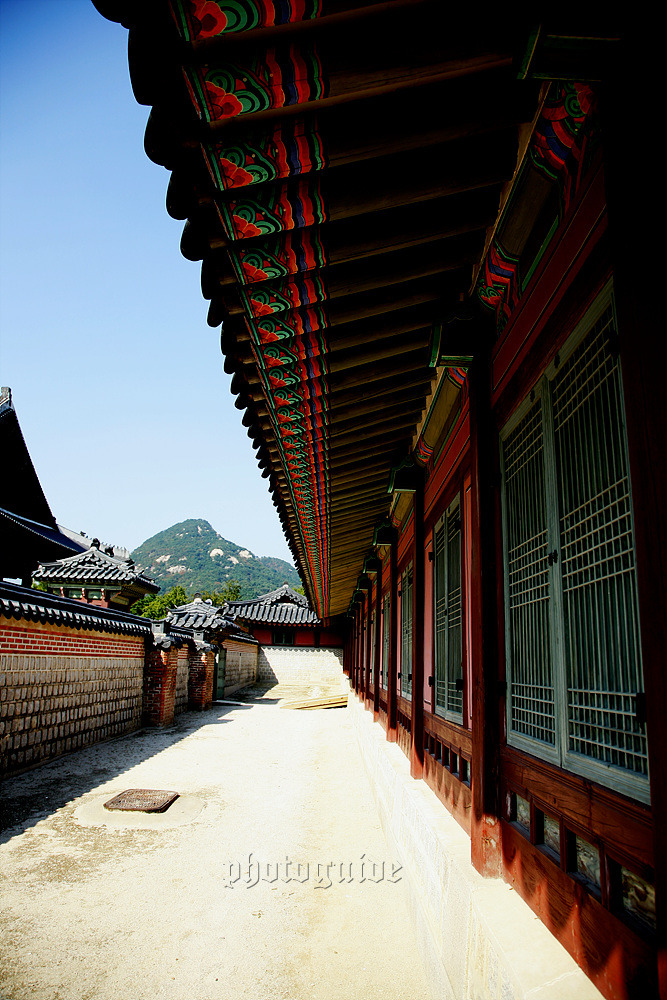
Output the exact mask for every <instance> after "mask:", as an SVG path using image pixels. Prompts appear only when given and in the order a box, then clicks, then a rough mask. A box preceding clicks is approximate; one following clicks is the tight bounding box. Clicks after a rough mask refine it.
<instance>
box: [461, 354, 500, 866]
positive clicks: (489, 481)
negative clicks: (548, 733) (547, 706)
mask: <svg viewBox="0 0 667 1000" xmlns="http://www.w3.org/2000/svg"><path fill="white" fill-rule="evenodd" d="M480 339H481V338H480ZM468 392H469V408H470V454H471V463H472V469H471V483H472V514H471V536H472V537H471V551H472V564H471V569H470V572H471V586H470V592H471V598H472V600H471V608H470V617H471V628H470V635H471V645H472V650H471V652H472V765H471V772H472V774H471V786H472V789H471V790H472V816H471V832H470V839H471V859H472V863H473V865H474V866H475V868H476V869H477V871H479V872H480V873H481V874H482V875H487V876H498V875H500V873H501V865H502V852H501V841H500V837H501V827H500V793H499V785H500V752H499V751H500V745H499V744H500V724H499V723H500V707H499V685H498V632H497V628H498V626H497V605H496V602H497V588H496V582H497V581H496V537H495V525H496V515H497V490H496V482H497V476H496V468H497V448H496V434H495V428H494V423H493V415H492V412H491V351H490V347H489V346H488V344H487V343H486V342H483V343H482V344H480V351H479V354H478V356H477V357H476V358H475V360H474V361H473V363H472V365H471V367H470V368H469V369H468Z"/></svg>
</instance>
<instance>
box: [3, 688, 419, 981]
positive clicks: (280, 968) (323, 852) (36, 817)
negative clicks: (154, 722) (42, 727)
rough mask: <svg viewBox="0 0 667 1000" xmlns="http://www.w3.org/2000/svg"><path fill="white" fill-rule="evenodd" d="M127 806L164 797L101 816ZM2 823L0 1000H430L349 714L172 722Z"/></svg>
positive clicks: (243, 714)
mask: <svg viewBox="0 0 667 1000" xmlns="http://www.w3.org/2000/svg"><path fill="white" fill-rule="evenodd" d="M235 697H236V696H235ZM241 700H242V698H241ZM128 788H157V789H168V790H173V791H177V792H179V794H180V798H179V799H178V800H177V801H176V802H175V803H174V805H172V806H171V807H170V809H169V810H168V811H167V812H166V813H164V814H163V815H146V814H139V813H110V812H108V811H107V810H105V809H104V807H103V803H104V802H105V801H106V800H107V799H109V798H111V797H112V796H113V795H114V794H116V793H118V792H121V791H123V790H125V789H128ZM0 810H1V811H0V818H1V819H2V828H3V833H2V835H0V878H1V880H2V881H1V890H0V898H1V913H0V1000H27V998H30V1000H47V998H48V1000H93V998H94V1000H112V998H113V1000H143V998H146V1000H157V998H169V1000H186V998H187V1000H216V998H231V997H234V998H236V997H253V998H254V1000H264V998H266V1000H269V998H271V1000H273V998H292V1000H301V998H312V1000H338V998H340V1000H342V998H345V1000H348V998H364V1000H376V998H377V1000H379V998H387V1000H389V998H392V1000H393V998H396V1000H398V998H401V1000H406V998H408V1000H413V998H422V997H423V998H429V997H430V996H431V994H430V992H429V990H428V987H427V985H426V980H425V978H424V973H423V971H422V967H421V963H420V959H419V955H418V952H417V946H416V943H415V939H414V934H413V931H412V927H411V925H410V921H409V918H408V914H407V908H406V902H405V895H404V885H403V883H402V880H401V873H400V870H399V871H396V869H397V868H398V866H397V864H396V859H395V858H392V857H391V856H390V854H389V851H388V848H387V845H386V843H385V840H384V837H383V834H382V830H381V828H380V825H379V822H378V819H377V815H376V813H375V808H374V805H373V801H372V798H371V796H370V790H369V786H368V781H367V778H366V774H365V772H364V769H363V764H362V761H361V757H360V755H359V752H358V749H357V746H356V742H355V740H354V737H353V734H352V731H351V729H350V726H349V723H348V720H347V714H346V712H345V710H341V709H336V710H317V711H305V712H304V711H289V710H285V709H283V708H281V707H279V706H278V704H276V702H275V700H272V699H271V698H269V699H268V700H267V699H264V700H257V701H254V702H253V701H249V702H248V703H247V704H241V705H226V706H223V705H216V706H214V707H213V708H212V709H211V710H209V711H207V712H204V713H187V714H185V715H183V716H180V717H179V719H178V720H177V722H176V724H175V725H174V726H172V727H170V728H169V729H167V730H161V731H156V730H143V731H141V732H139V733H135V734H133V735H131V736H129V737H126V738H123V739H120V740H116V741H114V742H111V743H107V744H103V745H100V746H97V747H93V748H91V749H88V750H84V751H81V752H79V753H76V754H72V755H70V756H68V757H65V758H62V759H60V760H59V761H55V762H53V763H52V764H48V765H45V766H43V767H41V768H38V769H36V770H34V771H31V772H28V773H26V774H23V775H19V776H17V777H15V778H12V779H9V780H8V781H6V782H5V783H4V785H3V787H2V798H1V800H0ZM371 862H375V865H373V864H372V863H371ZM382 863H384V868H382V867H381V865H382ZM362 864H363V869H362ZM299 865H300V867H299ZM341 865H343V869H342V873H343V875H344V880H343V881H341ZM350 865H351V868H350ZM306 866H307V867H306ZM318 866H319V867H318ZM392 872H393V875H392ZM329 883H331V884H329Z"/></svg>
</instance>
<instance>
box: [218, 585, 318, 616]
mask: <svg viewBox="0 0 667 1000" xmlns="http://www.w3.org/2000/svg"><path fill="white" fill-rule="evenodd" d="M224 610H225V612H226V613H227V614H228V615H231V616H232V617H234V618H241V619H243V620H244V621H248V622H262V623H266V624H271V625H311V626H316V625H320V624H321V622H320V619H319V618H318V617H317V615H316V614H315V612H314V611H311V609H310V608H309V607H308V600H307V598H306V597H304V595H303V594H297V592H296V591H295V590H292V588H291V587H290V586H289V585H288V584H287V583H285V584H283V586H282V587H279V588H278V589H277V590H272V591H271V592H270V593H268V594H262V595H261V596H260V597H255V598H253V599H252V600H251V601H228V602H227V604H225V607H224Z"/></svg>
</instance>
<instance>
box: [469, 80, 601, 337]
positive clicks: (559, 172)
mask: <svg viewBox="0 0 667 1000" xmlns="http://www.w3.org/2000/svg"><path fill="white" fill-rule="evenodd" d="M595 109H596V99H595V94H594V92H593V90H592V89H591V88H590V87H589V86H588V85H587V84H581V83H562V84H561V83H558V84H552V87H551V91H550V93H549V95H548V98H547V100H546V101H545V103H544V106H543V108H542V113H541V115H540V118H539V119H538V122H537V125H536V126H535V130H534V132H533V136H532V139H531V144H530V147H529V150H528V156H527V158H526V163H525V164H524V168H523V169H524V170H526V169H534V170H537V171H539V172H540V173H541V174H543V175H544V176H546V177H548V178H549V180H551V181H553V182H554V183H555V184H556V185H557V186H558V191H559V194H560V205H561V213H560V218H561V219H562V217H563V215H564V214H565V212H566V211H567V209H568V208H569V206H570V203H571V201H572V198H573V197H574V195H575V193H576V191H577V190H578V188H579V184H580V182H581V176H582V164H583V159H584V151H585V149H586V144H587V141H588V137H589V134H590V131H591V123H592V120H593V115H594V112H595ZM510 206H511V200H510V203H508V207H507V208H506V209H505V213H507V211H508V210H509V208H510ZM556 229H557V226H556V225H554V227H553V230H552V232H551V234H550V237H549V238H552V237H553V235H554V233H555V232H556ZM498 231H499V232H502V219H501V224H500V226H499V229H498ZM547 242H548V240H547ZM545 248H546V244H545V245H544V246H543V247H542V250H541V252H544V249H545ZM534 264H535V262H534V261H533V262H532V266H534ZM519 272H520V261H519V258H518V257H516V256H513V255H512V254H510V253H508V252H507V251H506V250H505V249H504V248H503V246H502V243H501V240H500V239H499V238H498V236H496V237H495V238H494V240H493V242H492V243H491V246H490V247H489V251H488V253H487V256H486V259H485V261H484V265H483V267H482V269H481V271H480V276H479V279H478V283H477V295H478V297H479V299H480V301H481V302H482V304H483V305H484V306H486V307H487V308H488V309H491V310H493V311H494V312H495V314H496V324H497V327H498V330H499V331H500V330H502V329H503V328H504V326H505V324H506V323H507V321H508V319H509V317H510V316H511V314H512V312H513V311H514V309H515V308H516V306H517V305H518V303H519V300H520V298H521V292H522V287H521V283H520V277H519ZM525 280H527V279H525V278H524V283H525Z"/></svg>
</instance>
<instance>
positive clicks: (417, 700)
mask: <svg viewBox="0 0 667 1000" xmlns="http://www.w3.org/2000/svg"><path fill="white" fill-rule="evenodd" d="M415 475H417V476H418V479H419V481H418V483H417V489H416V490H415V492H414V494H413V512H414V517H413V523H414V532H413V537H412V739H411V744H410V774H411V775H412V777H413V778H421V777H422V774H423V771H424V474H423V471H422V470H421V469H418V470H415Z"/></svg>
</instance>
